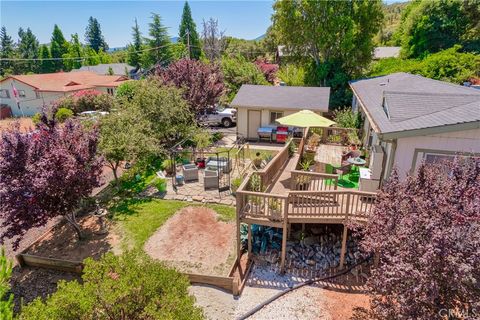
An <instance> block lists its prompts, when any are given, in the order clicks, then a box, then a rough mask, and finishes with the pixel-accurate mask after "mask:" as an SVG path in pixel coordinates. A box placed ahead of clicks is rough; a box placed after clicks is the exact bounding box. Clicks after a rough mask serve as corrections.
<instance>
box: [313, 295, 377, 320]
mask: <svg viewBox="0 0 480 320" xmlns="http://www.w3.org/2000/svg"><path fill="white" fill-rule="evenodd" d="M322 295H324V296H325V301H326V310H327V312H328V313H329V314H330V316H331V318H332V319H351V318H352V316H353V312H354V309H355V308H357V307H360V308H365V309H367V310H368V309H369V307H370V300H369V298H368V295H367V294H365V293H350V292H340V291H334V290H323V292H322Z"/></svg>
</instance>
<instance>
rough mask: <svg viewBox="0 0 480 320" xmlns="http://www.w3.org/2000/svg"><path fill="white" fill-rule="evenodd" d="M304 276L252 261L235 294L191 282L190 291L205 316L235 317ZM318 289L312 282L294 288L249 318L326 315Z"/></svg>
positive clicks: (323, 316) (307, 317)
mask: <svg viewBox="0 0 480 320" xmlns="http://www.w3.org/2000/svg"><path fill="white" fill-rule="evenodd" d="M305 280H306V279H303V278H300V277H296V276H292V275H283V276H282V275H279V274H278V273H277V270H275V269H272V268H269V267H261V266H256V265H255V266H254V267H253V268H252V270H251V273H250V276H249V279H248V281H247V285H246V286H245V288H244V290H243V293H242V295H241V296H240V297H239V298H234V297H233V296H232V295H231V294H230V293H227V292H224V291H222V290H218V289H215V288H212V287H208V286H199V285H195V286H192V287H191V289H190V292H191V293H192V294H193V295H194V296H195V297H196V299H197V305H199V306H201V307H202V308H203V309H204V311H205V315H206V317H207V319H212V320H213V319H215V320H217V319H222V320H223V319H236V318H238V317H239V316H241V315H243V314H245V313H246V312H247V311H249V310H251V309H252V308H254V307H255V306H257V305H258V304H260V303H261V302H263V301H265V300H267V299H269V298H270V297H272V296H274V295H275V294H277V293H278V292H280V291H283V290H286V289H288V288H289V287H290V286H293V285H295V284H297V283H300V282H303V281H305ZM321 291H322V288H321V287H315V286H309V287H304V288H301V289H298V290H295V291H293V292H291V293H288V294H286V295H285V296H283V297H281V298H279V299H278V300H276V301H274V302H272V303H271V304H270V305H268V306H266V307H264V308H263V309H261V310H260V311H258V312H257V313H256V314H254V315H253V316H252V317H250V319H262V320H264V319H265V320H267V319H322V320H323V319H325V320H326V319H330V316H329V314H328V312H326V306H325V301H324V298H323V296H322V294H321Z"/></svg>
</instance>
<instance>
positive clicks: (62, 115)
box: [55, 108, 73, 123]
mask: <svg viewBox="0 0 480 320" xmlns="http://www.w3.org/2000/svg"><path fill="white" fill-rule="evenodd" d="M71 117H73V111H72V110H70V109H67V108H59V109H58V110H57V112H55V118H56V119H57V120H58V121H59V122H61V123H63V122H65V120H67V119H68V118H71Z"/></svg>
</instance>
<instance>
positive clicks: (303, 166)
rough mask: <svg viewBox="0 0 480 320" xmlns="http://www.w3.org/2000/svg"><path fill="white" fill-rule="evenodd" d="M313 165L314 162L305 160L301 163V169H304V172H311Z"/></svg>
mask: <svg viewBox="0 0 480 320" xmlns="http://www.w3.org/2000/svg"><path fill="white" fill-rule="evenodd" d="M312 164H313V161H312V160H310V159H304V160H303V161H302V162H300V169H302V171H310V167H311V166H312Z"/></svg>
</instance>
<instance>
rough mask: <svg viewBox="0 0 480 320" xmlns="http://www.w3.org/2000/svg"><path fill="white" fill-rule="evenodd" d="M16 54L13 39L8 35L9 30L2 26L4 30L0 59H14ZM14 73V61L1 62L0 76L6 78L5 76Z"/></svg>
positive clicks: (1, 30) (0, 31)
mask: <svg viewBox="0 0 480 320" xmlns="http://www.w3.org/2000/svg"><path fill="white" fill-rule="evenodd" d="M14 54H15V48H14V43H13V40H12V37H10V36H9V35H8V33H7V28H5V26H2V29H0V58H1V59H7V58H13V56H14ZM12 71H13V62H12V61H4V60H2V61H0V76H4V75H5V74H7V73H11V72H12Z"/></svg>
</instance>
